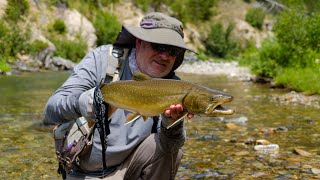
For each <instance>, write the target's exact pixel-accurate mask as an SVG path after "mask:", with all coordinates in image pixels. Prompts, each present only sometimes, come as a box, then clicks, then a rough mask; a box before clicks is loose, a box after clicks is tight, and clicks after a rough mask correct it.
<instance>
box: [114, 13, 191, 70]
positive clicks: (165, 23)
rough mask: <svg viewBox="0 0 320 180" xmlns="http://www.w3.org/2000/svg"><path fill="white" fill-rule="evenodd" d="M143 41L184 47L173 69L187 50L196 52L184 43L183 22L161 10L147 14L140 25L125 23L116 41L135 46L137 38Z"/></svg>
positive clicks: (116, 43) (180, 61)
mask: <svg viewBox="0 0 320 180" xmlns="http://www.w3.org/2000/svg"><path fill="white" fill-rule="evenodd" d="M136 38H138V39H141V40H143V41H147V42H151V43H157V44H165V45H171V46H176V47H179V48H181V49H182V53H180V54H179V55H178V56H177V57H176V61H175V63H174V65H173V68H172V71H174V70H176V69H177V68H178V67H179V66H180V65H181V63H182V62H183V59H184V53H185V51H186V50H188V51H191V52H194V53H195V51H194V50H192V49H190V48H188V47H187V46H186V44H185V43H184V39H183V38H184V34H183V25H182V23H181V22H180V21H179V20H177V19H175V18H173V17H170V16H167V15H165V14H162V13H159V12H153V13H149V14H147V15H146V16H145V17H144V18H143V19H142V20H141V22H140V27H135V26H128V25H123V26H122V28H121V31H120V33H119V34H118V37H117V39H116V41H115V43H114V45H115V46H127V47H134V46H135V39H136Z"/></svg>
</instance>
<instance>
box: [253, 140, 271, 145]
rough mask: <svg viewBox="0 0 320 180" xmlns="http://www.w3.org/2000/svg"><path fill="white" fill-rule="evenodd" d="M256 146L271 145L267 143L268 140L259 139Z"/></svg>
mask: <svg viewBox="0 0 320 180" xmlns="http://www.w3.org/2000/svg"><path fill="white" fill-rule="evenodd" d="M256 144H257V145H269V144H271V143H270V142H269V141H267V140H264V139H258V140H257V141H256Z"/></svg>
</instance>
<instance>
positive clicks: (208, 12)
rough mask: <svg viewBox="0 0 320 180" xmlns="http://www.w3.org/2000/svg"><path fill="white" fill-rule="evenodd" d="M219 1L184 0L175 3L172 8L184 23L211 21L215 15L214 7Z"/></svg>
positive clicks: (171, 5)
mask: <svg viewBox="0 0 320 180" xmlns="http://www.w3.org/2000/svg"><path fill="white" fill-rule="evenodd" d="M216 4H217V0H184V1H173V2H172V3H171V4H170V7H171V8H172V10H173V11H174V12H175V14H176V16H177V18H178V19H180V20H181V21H182V22H184V23H187V22H193V23H197V22H199V21H206V20H209V19H210V17H211V16H212V15H213V14H214V12H213V7H214V6H215V5H216Z"/></svg>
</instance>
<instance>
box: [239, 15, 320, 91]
mask: <svg viewBox="0 0 320 180" xmlns="http://www.w3.org/2000/svg"><path fill="white" fill-rule="evenodd" d="M319 22H320V13H310V14H306V13H305V12H304V11H296V10H294V9H291V10H290V11H284V12H282V13H281V14H280V15H279V17H277V21H276V24H275V26H274V33H275V38H274V39H273V40H267V41H264V42H263V43H262V47H261V49H254V50H252V49H250V50H248V51H247V52H246V53H245V54H244V55H243V61H245V60H246V61H247V62H249V64H250V66H251V68H252V71H253V72H254V73H255V74H257V75H261V76H267V77H272V78H274V80H275V81H276V83H278V84H282V85H285V86H288V87H291V88H293V89H295V90H298V91H304V92H308V93H320V83H318V81H317V79H318V78H320V77H319V76H320V75H319V74H320V73H319V71H320V48H319V41H320V30H319V29H320V23H319Z"/></svg>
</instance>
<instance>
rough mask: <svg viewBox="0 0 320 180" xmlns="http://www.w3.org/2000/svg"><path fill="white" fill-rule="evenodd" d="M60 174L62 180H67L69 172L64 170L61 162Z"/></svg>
mask: <svg viewBox="0 0 320 180" xmlns="http://www.w3.org/2000/svg"><path fill="white" fill-rule="evenodd" d="M58 173H59V174H61V176H62V179H67V172H66V170H65V169H64V168H63V165H62V163H61V162H59V168H58Z"/></svg>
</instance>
